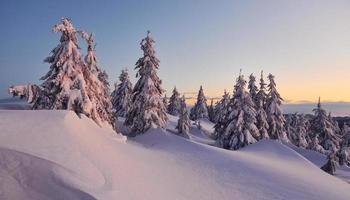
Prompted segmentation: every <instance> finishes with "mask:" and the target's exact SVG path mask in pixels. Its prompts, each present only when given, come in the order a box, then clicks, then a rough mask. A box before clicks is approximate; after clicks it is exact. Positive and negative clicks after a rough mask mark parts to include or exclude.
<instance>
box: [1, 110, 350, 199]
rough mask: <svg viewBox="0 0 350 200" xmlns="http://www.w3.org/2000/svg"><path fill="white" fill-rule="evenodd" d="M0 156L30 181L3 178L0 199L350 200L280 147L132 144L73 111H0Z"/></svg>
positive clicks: (156, 134) (151, 134)
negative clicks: (31, 164)
mask: <svg viewBox="0 0 350 200" xmlns="http://www.w3.org/2000/svg"><path fill="white" fill-rule="evenodd" d="M171 124H172V123H171V122H170V123H169V126H170V125H171ZM173 125H174V124H173ZM168 128H169V129H172V127H168ZM0 148H1V149H0V155H1V157H4V156H5V155H6V156H7V157H8V158H6V159H1V161H0V163H1V166H2V165H12V164H11V163H12V161H10V160H9V159H12V157H15V158H16V159H15V160H18V161H14V162H16V163H17V162H19V163H23V164H21V165H20V166H21V168H19V170H20V172H21V174H22V175H21V176H22V177H29V178H24V179H25V180H30V181H27V182H26V187H22V185H20V184H17V183H12V182H9V181H8V180H10V179H12V177H14V176H12V175H6V174H9V170H8V171H7V172H4V173H5V174H4V175H5V177H8V178H6V179H3V178H1V177H2V176H0V186H1V187H0V189H1V190H2V191H0V194H3V195H4V196H3V197H1V198H0V199H29V200H31V199H33V200H34V199H42V197H43V196H46V197H51V198H52V199H55V198H58V196H57V195H58V194H57V192H58V191H61V192H59V193H61V194H62V195H66V196H64V198H61V199H89V198H91V199H93V198H95V199H107V200H108V199H111V200H112V199H153V200H154V199H180V200H182V199H184V200H185V199H201V200H207V199H208V200H209V199H315V200H316V199H317V200H322V199H344V200H346V199H349V198H350V185H349V184H347V183H345V182H344V181H341V180H340V179H338V178H336V177H333V176H330V175H328V174H326V173H324V172H323V171H321V170H320V169H319V168H318V167H317V166H315V165H313V164H312V163H311V162H309V161H307V160H306V159H305V158H304V157H302V156H301V155H300V154H298V153H297V152H296V151H294V150H292V149H290V148H289V147H287V146H285V145H283V144H281V143H279V142H275V141H261V142H258V143H256V144H254V145H250V146H248V147H247V148H244V149H242V150H241V151H227V150H223V149H219V148H216V147H213V146H209V145H205V144H201V143H199V142H196V141H191V140H188V139H185V138H183V137H179V136H176V135H174V134H172V133H170V132H168V131H164V130H161V129H150V130H149V131H148V132H147V133H145V134H142V135H139V136H137V137H135V138H130V139H128V140H126V139H125V137H123V136H121V135H119V134H116V133H115V132H113V130H110V129H108V128H104V127H99V126H97V125H96V124H95V123H94V122H93V121H92V120H90V119H88V118H87V117H84V116H81V118H79V117H78V116H77V115H76V114H74V113H73V112H67V111H26V110H22V111H10V110H6V111H5V110H0ZM26 159H27V160H29V161H28V162H30V163H33V164H34V165H33V166H32V167H31V166H30V165H27V164H26V162H27V161H26ZM36 166H37V167H36ZM1 173H3V171H1ZM1 175H3V174H1ZM6 187H7V188H6ZM36 188H41V189H38V190H37V189H36ZM5 190H6V192H5ZM34 190H35V192H33V193H31V191H34ZM17 194H18V196H11V195H17ZM27 194H31V195H27ZM20 195H27V196H26V197H25V198H22V197H23V196H20ZM47 199H49V198H47Z"/></svg>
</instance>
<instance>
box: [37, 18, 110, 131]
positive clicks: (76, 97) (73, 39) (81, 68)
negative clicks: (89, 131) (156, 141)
mask: <svg viewBox="0 0 350 200" xmlns="http://www.w3.org/2000/svg"><path fill="white" fill-rule="evenodd" d="M53 31H54V32H59V33H61V38H60V43H59V44H58V45H57V47H56V48H54V49H53V50H52V51H51V54H52V55H51V56H49V57H47V58H46V59H45V60H44V62H46V63H49V64H50V70H49V71H48V72H47V73H46V75H45V76H43V77H42V78H41V80H43V81H44V82H43V83H42V84H41V88H42V89H41V91H42V92H41V97H39V98H35V99H36V100H35V102H33V103H34V104H33V109H63V110H73V111H75V112H76V113H78V114H80V113H82V114H85V115H86V116H88V117H90V118H92V119H93V120H94V121H95V122H96V123H98V124H100V123H101V122H103V121H106V122H108V123H111V124H112V123H113V122H112V118H111V116H110V115H109V110H108V109H109V108H108V107H105V106H106V105H107V104H108V102H107V101H106V99H104V98H105V96H104V95H103V92H101V91H100V82H99V81H98V80H96V79H97V78H96V76H95V75H94V73H93V72H92V70H90V68H89V63H86V64H85V63H84V62H83V60H82V59H81V56H80V53H79V50H78V49H79V48H78V43H77V33H78V32H77V31H76V29H75V28H74V27H73V24H72V22H71V20H70V19H68V18H62V20H61V22H60V23H58V24H56V25H55V26H54V27H53ZM88 56H89V55H88ZM99 94H101V96H102V97H101V98H99V97H97V96H98V95H99ZM105 103H106V105H104V104H105Z"/></svg>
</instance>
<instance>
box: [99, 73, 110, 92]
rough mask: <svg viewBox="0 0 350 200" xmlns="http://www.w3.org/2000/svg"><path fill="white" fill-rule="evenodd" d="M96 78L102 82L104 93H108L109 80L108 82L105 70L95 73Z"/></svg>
mask: <svg viewBox="0 0 350 200" xmlns="http://www.w3.org/2000/svg"><path fill="white" fill-rule="evenodd" d="M97 77H98V79H99V80H100V81H101V82H102V84H103V88H104V91H105V92H104V93H105V94H106V95H109V94H110V90H109V82H108V74H107V72H106V71H105V70H103V71H100V72H99V73H98V75H97Z"/></svg>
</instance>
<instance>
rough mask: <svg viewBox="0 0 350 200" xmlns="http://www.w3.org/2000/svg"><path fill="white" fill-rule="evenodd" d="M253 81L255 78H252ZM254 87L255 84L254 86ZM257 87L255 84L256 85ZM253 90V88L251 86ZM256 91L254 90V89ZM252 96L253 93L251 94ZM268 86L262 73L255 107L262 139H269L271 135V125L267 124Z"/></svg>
mask: <svg viewBox="0 0 350 200" xmlns="http://www.w3.org/2000/svg"><path fill="white" fill-rule="evenodd" d="M251 79H253V78H251ZM254 82H255V77H254ZM252 85H253V84H252ZM254 85H255V83H254ZM251 87H252V88H253V86H251ZM253 91H254V89H253ZM250 94H252V92H250ZM266 98H267V94H266V84H265V81H264V76H263V72H262V71H261V76H260V88H259V90H258V92H257V94H256V95H255V107H256V126H257V128H258V129H259V133H260V136H261V139H268V138H269V134H268V129H269V124H268V122H267V114H266V111H265V103H266Z"/></svg>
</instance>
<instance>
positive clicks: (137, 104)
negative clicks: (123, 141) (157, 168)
mask: <svg viewBox="0 0 350 200" xmlns="http://www.w3.org/2000/svg"><path fill="white" fill-rule="evenodd" d="M154 43H155V42H154V40H153V39H152V37H151V35H150V32H149V31H148V32H147V36H146V38H144V39H143V40H142V41H141V43H140V45H141V50H142V51H143V57H141V58H140V59H139V60H138V61H137V62H136V67H135V69H138V72H137V74H136V77H140V78H139V80H138V81H137V83H136V84H135V87H134V89H133V94H132V107H131V109H130V111H129V112H128V113H127V115H126V120H125V124H126V125H127V126H129V127H131V129H132V132H133V133H132V134H140V133H144V132H145V131H147V130H148V129H149V128H164V127H165V123H166V121H167V115H166V108H165V106H164V104H163V101H162V93H163V89H162V88H161V80H160V79H159V77H158V76H157V69H158V68H159V60H158V59H157V58H156V56H155V50H154V48H153V44H154Z"/></svg>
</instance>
